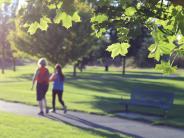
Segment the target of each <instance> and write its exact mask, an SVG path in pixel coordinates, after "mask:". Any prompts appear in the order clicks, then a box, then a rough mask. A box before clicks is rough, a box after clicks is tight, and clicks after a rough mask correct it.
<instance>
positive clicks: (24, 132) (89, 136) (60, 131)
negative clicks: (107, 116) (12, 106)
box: [0, 112, 125, 138]
mask: <svg viewBox="0 0 184 138" xmlns="http://www.w3.org/2000/svg"><path fill="white" fill-rule="evenodd" d="M0 137H2V138H61V137H62V138H74V137H75V138H112V137H113V138H123V137H125V136H121V135H118V134H113V133H110V132H105V131H98V130H96V131H89V130H81V129H78V128H76V127H71V126H69V125H66V124H63V123H58V122H54V121H50V120H48V119H43V118H33V117H27V116H17V115H12V114H7V113H2V112H1V113H0Z"/></svg>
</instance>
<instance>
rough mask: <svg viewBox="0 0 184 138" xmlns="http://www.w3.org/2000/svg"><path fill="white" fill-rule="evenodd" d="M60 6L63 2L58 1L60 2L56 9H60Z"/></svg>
mask: <svg viewBox="0 0 184 138" xmlns="http://www.w3.org/2000/svg"><path fill="white" fill-rule="evenodd" d="M62 5H63V2H61V1H60V2H59V3H58V4H57V8H58V9H60V8H61V7H62Z"/></svg>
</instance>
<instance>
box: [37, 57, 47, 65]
mask: <svg viewBox="0 0 184 138" xmlns="http://www.w3.org/2000/svg"><path fill="white" fill-rule="evenodd" d="M38 66H47V60H46V59H45V58H40V59H39V60H38Z"/></svg>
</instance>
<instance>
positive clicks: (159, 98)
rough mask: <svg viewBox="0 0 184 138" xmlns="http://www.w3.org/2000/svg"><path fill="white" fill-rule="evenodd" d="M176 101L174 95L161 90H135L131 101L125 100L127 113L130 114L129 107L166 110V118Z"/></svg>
mask: <svg viewBox="0 0 184 138" xmlns="http://www.w3.org/2000/svg"><path fill="white" fill-rule="evenodd" d="M173 101H174V93H169V92H162V91H159V90H155V91H154V90H141V89H134V90H133V91H132V93H131V98H130V100H123V104H124V105H125V111H126V112H128V106H129V105H137V106H146V107H153V108H159V109H163V110H164V117H166V113H167V112H168V110H169V108H170V107H171V106H172V104H173Z"/></svg>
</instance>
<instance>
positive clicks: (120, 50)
mask: <svg viewBox="0 0 184 138" xmlns="http://www.w3.org/2000/svg"><path fill="white" fill-rule="evenodd" d="M129 47H130V45H129V44H128V43H115V44H112V45H110V46H108V48H107V49H106V50H107V51H109V52H111V57H112V58H115V57H116V56H118V55H122V56H125V55H126V54H127V53H128V48H129Z"/></svg>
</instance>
